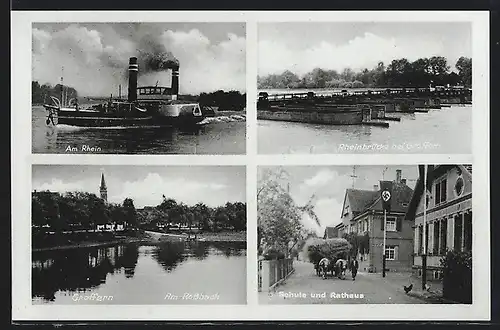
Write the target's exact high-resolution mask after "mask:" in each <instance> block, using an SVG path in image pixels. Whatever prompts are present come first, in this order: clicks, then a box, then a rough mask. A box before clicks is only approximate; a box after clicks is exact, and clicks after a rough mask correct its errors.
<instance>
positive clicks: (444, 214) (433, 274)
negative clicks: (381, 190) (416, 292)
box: [406, 165, 472, 279]
mask: <svg viewBox="0 0 500 330" xmlns="http://www.w3.org/2000/svg"><path fill="white" fill-rule="evenodd" d="M428 180H429V181H430V182H428V187H430V191H429V192H428V197H427V198H425V193H424V187H423V186H424V184H423V180H422V179H419V181H418V182H417V186H416V187H415V194H414V196H413V199H412V201H411V205H410V208H409V209H408V214H407V215H406V218H408V219H410V220H411V219H414V223H415V225H414V230H413V231H414V242H415V244H414V247H413V252H414V257H413V267H412V268H413V271H414V273H415V274H417V275H418V276H421V275H422V257H421V256H422V254H423V252H424V250H423V246H424V244H423V243H424V241H423V240H424V227H423V226H424V225H425V226H426V227H425V239H426V251H427V278H429V279H441V277H442V271H441V270H442V268H441V266H440V260H441V258H442V257H443V256H445V254H446V251H447V250H454V251H462V252H464V251H472V166H470V165H438V166H434V167H433V168H432V169H430V170H429V173H428ZM424 199H427V208H426V215H425V224H424Z"/></svg>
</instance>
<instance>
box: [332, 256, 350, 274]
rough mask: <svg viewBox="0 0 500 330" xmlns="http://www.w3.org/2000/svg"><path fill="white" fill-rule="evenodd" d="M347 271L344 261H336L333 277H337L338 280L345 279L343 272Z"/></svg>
mask: <svg viewBox="0 0 500 330" xmlns="http://www.w3.org/2000/svg"><path fill="white" fill-rule="evenodd" d="M346 270H347V261H345V260H344V259H341V258H339V259H337V261H336V262H335V276H337V277H338V278H340V279H344V278H345V272H346Z"/></svg>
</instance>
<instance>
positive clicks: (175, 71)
mask: <svg viewBox="0 0 500 330" xmlns="http://www.w3.org/2000/svg"><path fill="white" fill-rule="evenodd" d="M178 94H179V67H175V68H172V99H174V100H175V99H177V95H178Z"/></svg>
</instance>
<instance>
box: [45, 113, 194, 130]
mask: <svg viewBox="0 0 500 330" xmlns="http://www.w3.org/2000/svg"><path fill="white" fill-rule="evenodd" d="M202 120H203V117H201V116H200V117H194V116H187V115H183V116H177V117H166V116H153V115H150V114H147V113H140V112H134V113H128V114H120V115H117V114H114V113H103V112H98V111H62V110H59V111H56V112H52V116H49V119H48V123H50V121H52V123H53V124H54V125H69V126H77V127H141V126H194V125H196V124H197V123H199V122H201V121H202Z"/></svg>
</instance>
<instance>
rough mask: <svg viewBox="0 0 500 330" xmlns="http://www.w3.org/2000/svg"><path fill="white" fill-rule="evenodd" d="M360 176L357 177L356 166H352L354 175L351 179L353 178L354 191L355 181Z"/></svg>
mask: <svg viewBox="0 0 500 330" xmlns="http://www.w3.org/2000/svg"><path fill="white" fill-rule="evenodd" d="M357 177H358V176H357V175H356V165H353V166H352V175H351V178H352V189H354V181H355V180H356V178H357Z"/></svg>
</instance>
